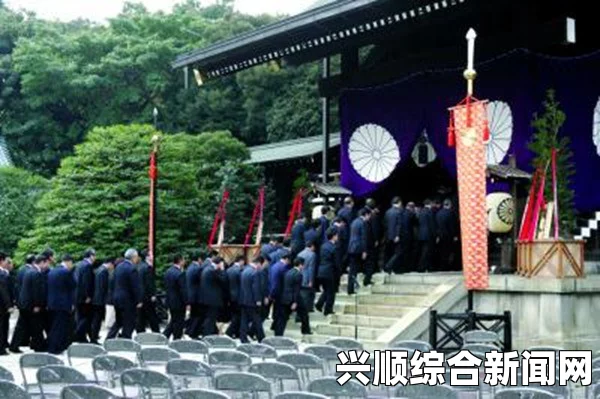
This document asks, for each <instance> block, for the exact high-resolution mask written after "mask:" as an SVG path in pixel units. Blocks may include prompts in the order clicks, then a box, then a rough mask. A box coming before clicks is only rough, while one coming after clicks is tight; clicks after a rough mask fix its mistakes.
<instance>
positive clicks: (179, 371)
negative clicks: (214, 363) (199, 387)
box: [167, 359, 215, 389]
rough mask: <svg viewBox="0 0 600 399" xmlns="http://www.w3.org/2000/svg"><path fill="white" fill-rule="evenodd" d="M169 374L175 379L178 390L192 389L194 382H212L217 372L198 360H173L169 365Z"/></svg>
mask: <svg viewBox="0 0 600 399" xmlns="http://www.w3.org/2000/svg"><path fill="white" fill-rule="evenodd" d="M167 374H168V375H169V376H171V377H173V379H174V381H175V383H176V385H177V387H178V388H186V389H187V388H190V385H191V382H193V381H194V380H200V379H208V381H209V384H208V385H209V386H210V381H211V380H212V378H213V377H214V375H215V371H214V370H213V369H212V367H210V366H209V365H208V364H206V363H204V362H200V361H197V360H189V359H173V360H170V361H169V363H167Z"/></svg>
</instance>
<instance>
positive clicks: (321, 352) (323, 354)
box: [304, 345, 340, 373]
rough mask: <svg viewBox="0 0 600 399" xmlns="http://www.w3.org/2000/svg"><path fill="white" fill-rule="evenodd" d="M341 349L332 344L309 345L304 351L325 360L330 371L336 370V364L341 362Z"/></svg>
mask: <svg viewBox="0 0 600 399" xmlns="http://www.w3.org/2000/svg"><path fill="white" fill-rule="evenodd" d="M339 352H340V350H339V349H338V348H336V347H335V346H332V345H309V346H307V347H306V348H304V353H308V354H309V355H314V356H316V357H318V358H319V359H321V360H322V361H323V364H324V365H325V367H326V371H327V372H328V373H330V372H332V371H334V370H335V366H334V364H337V363H338V362H339V359H338V356H337V355H338V353H339Z"/></svg>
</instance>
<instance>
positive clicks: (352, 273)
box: [348, 254, 363, 295]
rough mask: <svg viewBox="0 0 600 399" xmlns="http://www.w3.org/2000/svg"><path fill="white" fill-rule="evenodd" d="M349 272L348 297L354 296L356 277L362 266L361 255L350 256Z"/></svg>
mask: <svg viewBox="0 0 600 399" xmlns="http://www.w3.org/2000/svg"><path fill="white" fill-rule="evenodd" d="M348 256H349V257H350V270H349V271H348V295H351V294H354V288H355V285H356V275H357V274H358V271H359V270H360V267H361V265H362V264H363V259H362V254H350V255H348Z"/></svg>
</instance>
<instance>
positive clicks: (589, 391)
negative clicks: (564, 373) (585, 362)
mask: <svg viewBox="0 0 600 399" xmlns="http://www.w3.org/2000/svg"><path fill="white" fill-rule="evenodd" d="M593 364H594V362H593V361H592V365H593ZM596 389H600V368H592V385H590V386H587V387H585V397H586V398H588V399H592V398H595V397H596V396H595V395H594V392H596ZM599 392H600V391H599Z"/></svg>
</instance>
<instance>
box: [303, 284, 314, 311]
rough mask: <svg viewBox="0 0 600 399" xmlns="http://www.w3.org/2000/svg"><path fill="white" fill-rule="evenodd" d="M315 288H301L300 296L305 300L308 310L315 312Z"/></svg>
mask: <svg viewBox="0 0 600 399" xmlns="http://www.w3.org/2000/svg"><path fill="white" fill-rule="evenodd" d="M315 296H316V295H315V290H314V289H312V288H309V287H302V289H301V290H300V297H301V298H302V301H303V302H304V306H305V307H306V311H307V312H314V310H315Z"/></svg>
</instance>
